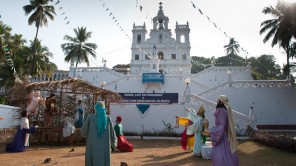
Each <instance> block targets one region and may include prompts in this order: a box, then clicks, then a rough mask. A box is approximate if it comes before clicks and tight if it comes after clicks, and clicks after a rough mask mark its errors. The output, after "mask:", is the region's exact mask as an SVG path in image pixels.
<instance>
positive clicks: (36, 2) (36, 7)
mask: <svg viewBox="0 0 296 166" xmlns="http://www.w3.org/2000/svg"><path fill="white" fill-rule="evenodd" d="M51 1H52V0H51ZM48 2H49V0H30V4H29V5H26V6H24V7H23V9H24V11H25V15H28V14H30V13H31V12H33V13H32V14H31V16H30V17H29V19H28V23H29V25H32V24H35V26H36V28H37V30H36V35H35V39H34V42H33V46H34V47H33V49H34V50H33V52H32V53H33V55H32V56H33V61H36V60H34V58H35V55H34V54H35V53H36V52H35V49H36V43H37V36H38V32H39V28H40V27H42V26H43V25H44V26H47V23H48V21H47V17H48V18H50V19H51V20H54V15H55V14H56V13H55V10H54V7H53V6H52V5H48ZM36 56H37V55H36ZM31 69H32V71H31V75H32V76H34V73H36V69H35V68H34V66H33V67H32V68H31Z"/></svg>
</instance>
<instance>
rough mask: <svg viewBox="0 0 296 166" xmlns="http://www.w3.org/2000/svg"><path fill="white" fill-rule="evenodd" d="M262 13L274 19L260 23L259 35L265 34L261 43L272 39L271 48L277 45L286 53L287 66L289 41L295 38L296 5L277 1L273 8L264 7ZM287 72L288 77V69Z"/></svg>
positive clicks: (289, 55)
mask: <svg viewBox="0 0 296 166" xmlns="http://www.w3.org/2000/svg"><path fill="white" fill-rule="evenodd" d="M262 12H263V13H264V14H270V15H272V16H273V17H274V19H269V20H266V21H263V22H262V23H261V27H262V28H261V30H260V35H262V34H263V33H265V32H267V34H266V36H265V37H264V39H263V42H264V43H266V42H267V41H268V40H269V39H271V38H272V41H271V46H272V47H273V46H274V45H276V44H279V46H280V47H282V48H283V49H284V50H285V52H286V56H287V65H289V59H290V57H291V56H292V54H291V51H292V50H291V44H292V43H291V39H292V38H293V37H296V24H295V20H296V3H292V4H289V3H285V2H283V1H278V4H277V5H276V6H275V7H272V6H270V7H265V8H264V9H263V11H262ZM287 72H288V75H289V74H290V69H289V67H288V71H287Z"/></svg>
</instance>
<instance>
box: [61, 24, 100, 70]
mask: <svg viewBox="0 0 296 166" xmlns="http://www.w3.org/2000/svg"><path fill="white" fill-rule="evenodd" d="M74 33H75V37H71V36H68V35H65V37H64V40H67V41H69V42H70V43H64V44H62V45H61V47H62V49H63V51H64V53H65V55H66V57H65V61H66V62H71V63H72V62H75V61H76V65H75V66H76V67H77V65H78V63H86V64H87V66H89V59H88V55H89V54H90V55H91V56H92V57H94V58H96V52H95V50H96V49H97V47H98V46H97V45H96V44H95V43H86V42H87V41H88V39H90V37H91V34H92V32H87V30H86V27H80V28H79V27H77V29H74Z"/></svg>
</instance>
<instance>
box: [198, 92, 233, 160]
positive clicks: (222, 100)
mask: <svg viewBox="0 0 296 166" xmlns="http://www.w3.org/2000/svg"><path fill="white" fill-rule="evenodd" d="M214 116H215V128H214V129H213V130H211V131H208V130H207V131H204V132H203V134H204V135H206V136H211V140H212V146H213V148H212V150H211V161H212V165H213V166H238V165H239V162H238V156H237V153H236V150H237V142H236V132H235V129H234V121H233V116H232V110H231V106H230V104H229V102H228V98H227V97H226V96H225V95H221V96H220V97H219V98H218V101H217V106H216V111H215V113H214Z"/></svg>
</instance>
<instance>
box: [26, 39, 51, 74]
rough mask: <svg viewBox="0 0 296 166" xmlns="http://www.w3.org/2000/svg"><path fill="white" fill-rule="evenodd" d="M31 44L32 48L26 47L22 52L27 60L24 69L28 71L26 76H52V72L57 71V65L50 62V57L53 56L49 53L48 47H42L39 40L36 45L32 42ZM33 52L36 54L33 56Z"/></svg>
mask: <svg viewBox="0 0 296 166" xmlns="http://www.w3.org/2000/svg"><path fill="white" fill-rule="evenodd" d="M30 42H31V46H30V47H25V48H24V49H23V50H22V54H23V55H24V58H25V63H24V67H25V69H26V70H25V73H24V74H27V75H30V74H32V76H42V75H43V74H46V75H47V76H50V75H51V73H52V71H53V70H56V69H57V67H56V65H54V64H53V63H52V62H50V61H49V57H52V55H53V54H52V53H51V52H49V49H48V48H47V47H46V46H42V45H41V42H40V41H39V40H38V39H37V40H36V41H35V44H34V42H32V41H30ZM34 45H35V46H34ZM33 52H35V53H34V54H33ZM29 72H30V73H29Z"/></svg>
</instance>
